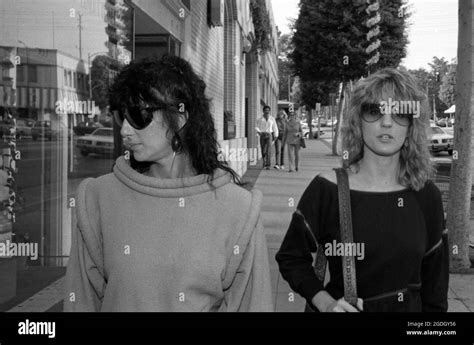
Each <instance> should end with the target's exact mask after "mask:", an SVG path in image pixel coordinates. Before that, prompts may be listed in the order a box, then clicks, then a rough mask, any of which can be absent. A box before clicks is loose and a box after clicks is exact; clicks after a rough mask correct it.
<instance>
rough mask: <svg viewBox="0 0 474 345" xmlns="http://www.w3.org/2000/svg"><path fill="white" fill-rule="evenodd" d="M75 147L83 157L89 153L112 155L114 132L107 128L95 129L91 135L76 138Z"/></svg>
mask: <svg viewBox="0 0 474 345" xmlns="http://www.w3.org/2000/svg"><path fill="white" fill-rule="evenodd" d="M76 147H77V148H78V149H79V150H80V152H81V155H83V156H84V157H86V156H87V155H89V153H97V154H113V151H114V131H113V129H112V128H107V127H104V128H97V129H96V130H95V131H94V132H92V133H91V134H88V135H84V136H81V137H78V138H77V144H76Z"/></svg>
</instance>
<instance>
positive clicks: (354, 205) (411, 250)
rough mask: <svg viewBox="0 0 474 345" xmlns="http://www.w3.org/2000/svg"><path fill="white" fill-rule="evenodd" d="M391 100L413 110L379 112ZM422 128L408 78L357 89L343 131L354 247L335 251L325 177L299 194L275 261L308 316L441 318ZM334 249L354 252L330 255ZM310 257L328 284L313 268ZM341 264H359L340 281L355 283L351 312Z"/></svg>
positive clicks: (443, 259)
mask: <svg viewBox="0 0 474 345" xmlns="http://www.w3.org/2000/svg"><path fill="white" fill-rule="evenodd" d="M392 100H393V101H395V102H410V104H417V102H418V105H419V106H415V108H417V110H413V109H412V110H410V109H408V111H405V112H401V109H400V108H398V110H396V111H395V110H394V109H396V108H395V107H394V108H391V109H390V110H389V111H387V108H386V107H385V106H386V104H387V103H388V102H390V103H391V102H392ZM413 102H415V103H413ZM406 104H408V103H406ZM384 105H385V106H384ZM405 110H406V108H405ZM428 120H429V107H428V104H427V102H426V96H425V95H424V93H423V92H422V91H421V90H419V88H418V85H417V83H416V81H415V79H414V78H413V77H412V76H411V75H410V74H409V73H408V72H406V71H403V70H396V69H392V68H386V69H383V70H380V71H378V72H376V73H373V74H371V75H370V76H368V77H367V78H365V79H362V80H360V81H359V82H358V83H357V85H356V87H355V88H354V91H353V93H352V95H351V98H350V107H349V111H348V117H347V119H345V123H344V127H343V132H342V140H343V150H347V155H348V157H347V158H348V159H347V160H345V161H343V168H344V169H345V170H346V172H347V175H348V179H349V188H350V192H349V194H350V205H351V206H350V207H351V213H352V232H353V241H354V242H353V243H341V229H340V217H342V215H341V216H340V215H339V204H338V200H339V194H338V181H337V179H336V176H335V174H334V172H331V173H324V174H320V175H317V176H316V177H315V178H314V179H313V181H312V182H311V183H310V185H309V186H308V187H307V188H306V191H305V192H304V194H303V196H302V197H301V199H300V202H299V203H298V207H297V210H296V211H295V212H294V214H293V218H292V220H291V223H290V226H289V228H288V231H287V233H286V235H285V238H284V240H283V243H282V245H281V248H280V250H279V252H278V253H277V256H276V259H277V261H278V264H279V267H280V272H281V274H282V276H283V278H284V279H285V280H286V281H288V283H289V285H290V287H291V288H292V289H293V290H294V291H296V292H297V293H299V294H300V295H302V296H303V297H304V298H305V299H306V301H307V307H308V308H307V311H309V310H314V311H321V312H358V311H375V312H377V311H378V312H380V311H388V312H446V311H447V309H448V282H449V250H448V239H447V230H446V229H445V221H444V211H443V203H442V200H441V193H440V191H439V189H438V188H437V187H436V185H435V184H434V183H433V182H432V181H431V180H430V177H431V176H433V175H432V173H433V170H432V166H431V161H430V153H429V150H428V145H427V142H428V140H427V135H426V133H427V128H428V126H429V121H428ZM335 244H336V245H350V246H354V245H355V246H356V247H360V248H362V250H361V253H346V254H340V253H339V254H335V251H334V250H335ZM318 247H319V249H318ZM318 250H321V252H320V253H322V254H324V255H323V258H324V256H325V257H326V259H327V262H328V267H329V273H330V279H329V281H328V282H327V283H326V282H325V280H324V277H323V276H324V272H322V273H323V274H322V275H319V274H316V273H315V270H314V268H313V257H312V253H315V252H317V251H318ZM359 254H360V255H359ZM343 255H346V256H356V255H357V256H358V257H357V260H354V261H355V268H353V266H352V265H350V266H349V268H350V269H349V270H348V271H346V272H344V273H347V274H348V275H350V274H351V273H352V272H354V273H355V274H356V282H355V281H354V280H351V281H352V282H354V287H356V289H355V290H356V292H357V294H356V296H355V297H358V299H357V302H356V303H354V304H349V303H348V302H347V301H346V300H345V299H344V290H345V282H344V278H343V277H344V274H343V271H342V269H343V266H342V265H341V260H342V256H343ZM319 266H320V265H319V264H318V265H316V267H319ZM322 268H323V270H324V271H325V267H324V265H322ZM320 271H321V270H318V272H320ZM347 282H349V280H348V279H346V283H347Z"/></svg>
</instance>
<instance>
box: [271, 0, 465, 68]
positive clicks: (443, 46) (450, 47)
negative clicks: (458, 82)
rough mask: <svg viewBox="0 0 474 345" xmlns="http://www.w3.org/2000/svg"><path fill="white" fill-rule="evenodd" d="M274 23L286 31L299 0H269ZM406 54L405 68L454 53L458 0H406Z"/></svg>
mask: <svg viewBox="0 0 474 345" xmlns="http://www.w3.org/2000/svg"><path fill="white" fill-rule="evenodd" d="M271 3H272V9H273V15H274V18H275V22H276V25H277V26H278V29H279V30H280V31H281V32H282V33H289V32H290V29H289V27H288V22H289V18H297V17H298V12H299V8H298V3H299V0H271ZM408 4H409V6H410V12H411V13H412V16H411V17H410V19H409V23H411V25H410V26H409V29H408V40H409V44H408V46H407V57H406V58H405V59H404V60H402V64H403V65H404V66H405V67H407V68H408V69H416V68H421V67H423V68H425V69H429V66H428V63H429V62H431V61H432V59H433V56H437V57H439V58H441V57H444V58H445V59H446V60H448V61H451V60H452V59H453V58H455V57H456V54H457V35H458V1H457V0H409V1H408Z"/></svg>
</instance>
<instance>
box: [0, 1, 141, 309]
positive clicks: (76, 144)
mask: <svg viewBox="0 0 474 345" xmlns="http://www.w3.org/2000/svg"><path fill="white" fill-rule="evenodd" d="M99 4H100V6H99ZM2 8H3V9H4V11H3V10H2V12H1V13H0V22H1V23H2V24H3V23H4V27H8V28H10V27H11V28H12V31H11V32H7V33H5V34H2V35H1V36H2V37H1V38H0V49H4V50H5V52H6V53H5V54H6V55H8V54H10V55H8V57H9V58H10V56H11V59H12V61H13V59H14V57H15V55H18V56H19V61H20V63H19V64H17V65H15V64H13V63H12V64H11V67H9V69H8V70H5V71H3V70H2V75H3V74H5V73H6V74H8V76H11V78H10V79H11V80H8V78H6V77H5V78H2V80H1V81H0V91H1V93H2V97H0V116H1V120H2V121H0V137H1V138H2V139H0V146H1V150H2V153H3V158H4V161H5V159H6V157H7V153H8V155H9V156H8V157H9V158H8V159H9V160H10V161H12V162H13V161H14V163H13V164H14V165H15V172H13V173H12V176H13V177H14V180H15V186H14V191H15V203H14V204H13V206H12V209H11V211H12V214H14V217H15V219H14V222H13V221H12V219H11V217H10V218H8V217H7V213H5V216H4V217H3V218H2V215H1V214H0V245H2V244H3V247H5V244H8V243H9V244H11V243H30V244H31V245H32V246H31V248H34V247H36V248H37V253H36V254H37V255H36V257H32V256H28V257H19V256H5V255H2V252H1V251H0V283H1V288H0V311H6V310H9V309H11V308H12V307H13V306H14V305H16V304H18V303H19V302H20V301H22V300H24V299H25V298H27V297H29V296H31V295H33V294H34V293H36V292H37V291H40V290H41V289H43V288H45V287H46V286H47V285H48V284H50V283H52V282H54V281H55V280H56V279H58V278H60V277H61V276H62V275H64V272H65V265H66V264H67V259H68V256H69V250H70V244H71V230H72V228H73V227H74V226H75V219H74V216H73V214H74V212H73V211H74V200H75V199H74V198H75V194H76V190H77V187H78V185H79V183H80V182H81V181H82V180H83V179H85V178H87V177H97V176H100V175H104V174H107V173H109V172H111V170H112V167H113V164H114V161H115V158H116V156H117V155H118V154H120V153H121V138H120V135H119V133H118V130H119V129H120V128H118V127H117V126H116V127H115V128H114V126H113V121H112V117H111V114H110V112H109V107H108V90H109V86H110V84H111V83H112V82H113V77H115V76H116V75H117V73H119V71H120V69H121V68H123V67H124V66H125V65H126V64H127V63H130V61H131V59H132V57H133V46H132V42H133V40H132V39H131V37H132V35H133V18H134V14H133V8H132V7H131V6H130V4H129V3H128V2H125V1H123V0H116V1H107V0H81V2H77V1H72V0H44V1H41V4H39V3H38V2H34V1H29V0H5V4H4V6H2ZM20 8H21V11H22V12H25V13H26V12H29V13H35V15H36V16H37V17H39V18H37V20H35V21H30V22H26V23H25V22H24V20H22V19H21V17H20V16H21V14H20V11H19V9H20ZM40 9H41V10H40ZM42 16H43V17H42ZM53 18H54V19H53ZM46 22H48V23H49V24H48V25H42V24H41V23H46ZM18 23H21V24H18ZM36 23H40V24H41V25H40V24H36ZM18 25H21V28H20V27H18ZM78 28H79V29H78ZM106 28H109V29H106ZM78 30H80V34H79V32H78ZM7 38H12V39H13V41H14V42H18V43H16V44H17V45H18V47H13V48H12V47H11V42H12V41H11V40H8V39H7ZM19 42H21V43H19ZM4 47H5V48H4ZM89 80H90V81H91V83H90V84H89ZM90 85H91V86H92V88H90ZM3 119H5V120H4V121H3ZM11 119H14V120H11ZM13 127H14V128H15V131H16V132H11V131H12V129H11V128H13ZM16 152H19V154H18V155H17V156H16V157H15V153H16ZM15 159H16V160H15ZM4 169H6V167H5V166H4ZM33 245H34V246H33Z"/></svg>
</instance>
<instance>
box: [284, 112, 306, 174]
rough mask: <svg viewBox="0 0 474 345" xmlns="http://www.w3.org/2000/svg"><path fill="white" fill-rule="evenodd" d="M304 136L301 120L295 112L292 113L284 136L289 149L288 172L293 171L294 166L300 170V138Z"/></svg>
mask: <svg viewBox="0 0 474 345" xmlns="http://www.w3.org/2000/svg"><path fill="white" fill-rule="evenodd" d="M302 137H303V129H302V128H301V124H300V122H299V121H298V120H297V119H296V114H295V113H294V112H291V113H290V116H289V120H288V122H287V123H286V126H285V134H284V136H283V143H284V144H285V143H286V145H288V146H287V149H288V163H289V170H288V172H290V173H291V172H293V167H294V168H295V170H296V171H298V167H299V161H300V157H299V152H300V140H301V138H302Z"/></svg>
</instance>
